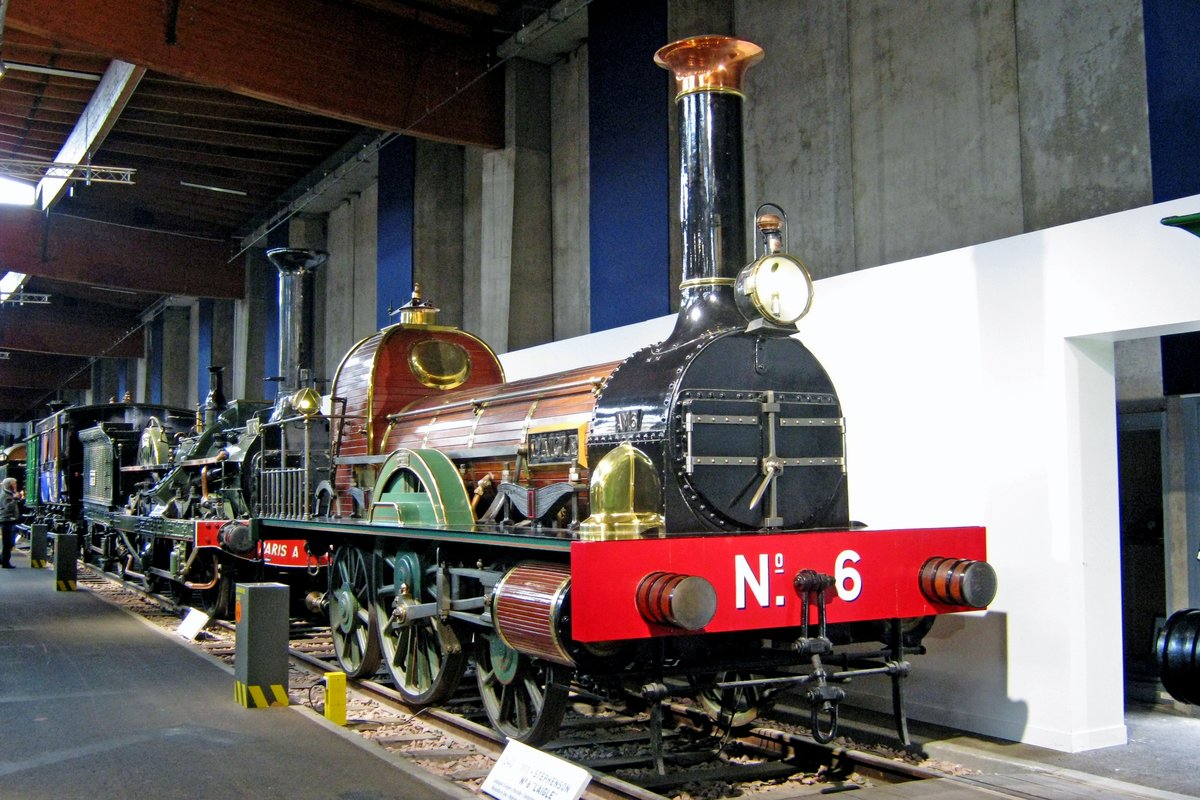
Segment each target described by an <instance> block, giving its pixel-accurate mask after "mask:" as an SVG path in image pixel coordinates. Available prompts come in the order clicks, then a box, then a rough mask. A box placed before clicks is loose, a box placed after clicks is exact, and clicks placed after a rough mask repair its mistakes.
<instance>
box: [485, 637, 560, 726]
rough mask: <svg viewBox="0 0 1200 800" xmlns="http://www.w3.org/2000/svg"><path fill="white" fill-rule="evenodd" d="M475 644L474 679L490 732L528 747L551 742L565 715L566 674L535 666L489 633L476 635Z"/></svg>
mask: <svg viewBox="0 0 1200 800" xmlns="http://www.w3.org/2000/svg"><path fill="white" fill-rule="evenodd" d="M475 641H476V646H475V678H476V680H477V681H478V682H479V694H480V695H481V696H482V698H483V707H484V709H485V710H486V711H487V715H488V719H489V720H491V723H492V727H493V728H495V729H496V730H498V731H500V732H501V733H503V734H504V735H505V736H507V737H508V738H510V739H516V740H517V741H518V742H524V743H525V744H530V745H536V744H541V743H542V742H545V741H547V740H549V739H551V738H553V736H554V735H555V734H556V733H558V726H559V725H560V724H561V723H562V718H563V714H564V713H565V712H566V710H567V699H568V696H569V695H570V673H569V671H568V670H567V669H566V668H565V667H561V666H559V665H557V664H551V663H549V662H545V661H536V662H535V661H534V660H533V659H531V658H529V657H528V656H525V655H522V654H520V653H518V652H517V651H516V650H513V649H512V648H511V647H509V646H508V645H506V644H505V643H504V640H502V639H501V638H500V636H499V635H497V634H496V633H495V632H491V631H489V632H488V633H485V634H482V635H479V636H477V637H476V640H475Z"/></svg>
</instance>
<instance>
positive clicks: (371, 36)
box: [5, 0, 504, 148]
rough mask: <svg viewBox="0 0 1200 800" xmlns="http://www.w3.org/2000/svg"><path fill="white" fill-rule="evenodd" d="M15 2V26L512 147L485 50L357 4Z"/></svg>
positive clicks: (332, 111)
mask: <svg viewBox="0 0 1200 800" xmlns="http://www.w3.org/2000/svg"><path fill="white" fill-rule="evenodd" d="M185 8H186V13H180V14H178V15H177V18H176V19H175V20H174V23H173V24H172V23H171V22H170V21H169V20H168V18H167V15H165V14H164V13H163V3H162V0H108V2H104V3H80V2H77V0H9V4H8V13H7V18H6V20H5V26H6V27H10V28H13V29H15V30H21V31H26V32H29V33H34V34H37V35H39V36H43V37H45V38H47V39H51V40H54V41H60V42H64V43H70V44H73V45H78V46H81V47H85V48H87V49H88V50H90V51H94V52H98V53H103V54H105V55H107V56H108V57H110V58H114V59H121V60H123V61H128V62H131V63H133V64H137V65H139V66H142V67H146V68H149V69H151V70H155V71H157V72H163V73H166V74H169V75H172V76H175V77H178V78H184V79H186V80H189V81H193V82H195V83H200V84H204V85H206V86H213V87H217V88H221V89H226V90H228V91H232V92H235V93H238V94H243V95H246V96H249V97H255V98H258V99H260V100H267V101H270V102H274V103H279V104H281V105H285V106H289V107H292V108H299V109H303V110H305V111H309V112H312V113H314V114H320V115H322V116H327V117H334V118H336V119H342V120H346V121H349V122H353V123H355V124H359V125H364V126H367V127H371V128H379V129H382V130H387V131H397V132H399V131H403V132H406V133H410V134H412V135H414V136H420V137H423V138H430V139H436V140H440V141H446V142H452V143H455V144H466V145H477V146H482V147H489V148H496V147H503V146H504V80H503V71H501V70H492V71H490V72H489V71H488V67H489V63H488V61H489V57H490V53H489V52H488V48H487V47H486V46H485V45H482V44H480V43H477V42H473V41H471V40H469V39H466V38H463V37H459V36H453V35H451V34H449V33H446V32H443V31H436V30H432V29H429V28H424V27H421V26H418V25H415V24H412V23H410V22H406V21H405V20H403V19H400V18H398V17H395V16H393V15H389V14H380V13H377V12H373V11H371V10H370V9H366V8H363V7H361V6H357V5H353V4H340V3H329V2H322V1H321V0H257V2H254V3H230V2H227V0H189V2H188V3H187V4H186V6H185Z"/></svg>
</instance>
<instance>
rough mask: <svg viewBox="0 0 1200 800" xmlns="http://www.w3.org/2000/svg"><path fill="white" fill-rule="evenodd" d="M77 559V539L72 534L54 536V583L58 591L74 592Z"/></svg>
mask: <svg viewBox="0 0 1200 800" xmlns="http://www.w3.org/2000/svg"><path fill="white" fill-rule="evenodd" d="M30 552H32V551H30ZM78 558H79V537H78V536H76V535H75V534H73V533H56V534H54V581H55V587H56V588H57V589H58V591H60V592H73V591H75V581H76V579H77V577H78V565H77V564H76V561H77V560H78Z"/></svg>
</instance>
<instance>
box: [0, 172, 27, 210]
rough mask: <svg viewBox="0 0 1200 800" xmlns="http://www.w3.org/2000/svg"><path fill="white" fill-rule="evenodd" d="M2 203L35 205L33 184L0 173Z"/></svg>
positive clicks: (0, 198)
mask: <svg viewBox="0 0 1200 800" xmlns="http://www.w3.org/2000/svg"><path fill="white" fill-rule="evenodd" d="M0 203H5V204H7V205H13V206H32V205H33V184H32V183H25V182H24V181H14V180H13V179H12V178H5V177H4V176H2V175H0Z"/></svg>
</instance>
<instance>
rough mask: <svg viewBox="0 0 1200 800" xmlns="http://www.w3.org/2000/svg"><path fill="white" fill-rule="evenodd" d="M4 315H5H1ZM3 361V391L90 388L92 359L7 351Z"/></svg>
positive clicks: (0, 371) (0, 368)
mask: <svg viewBox="0 0 1200 800" xmlns="http://www.w3.org/2000/svg"><path fill="white" fill-rule="evenodd" d="M0 313H2V312H0ZM8 353H9V356H8V358H6V359H0V388H5V389H42V390H50V389H59V388H62V389H87V388H88V387H89V386H91V370H90V369H88V367H89V366H90V363H91V360H90V359H88V358H85V357H82V356H60V355H47V354H45V353H24V352H21V351H19V350H11V351H8Z"/></svg>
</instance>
